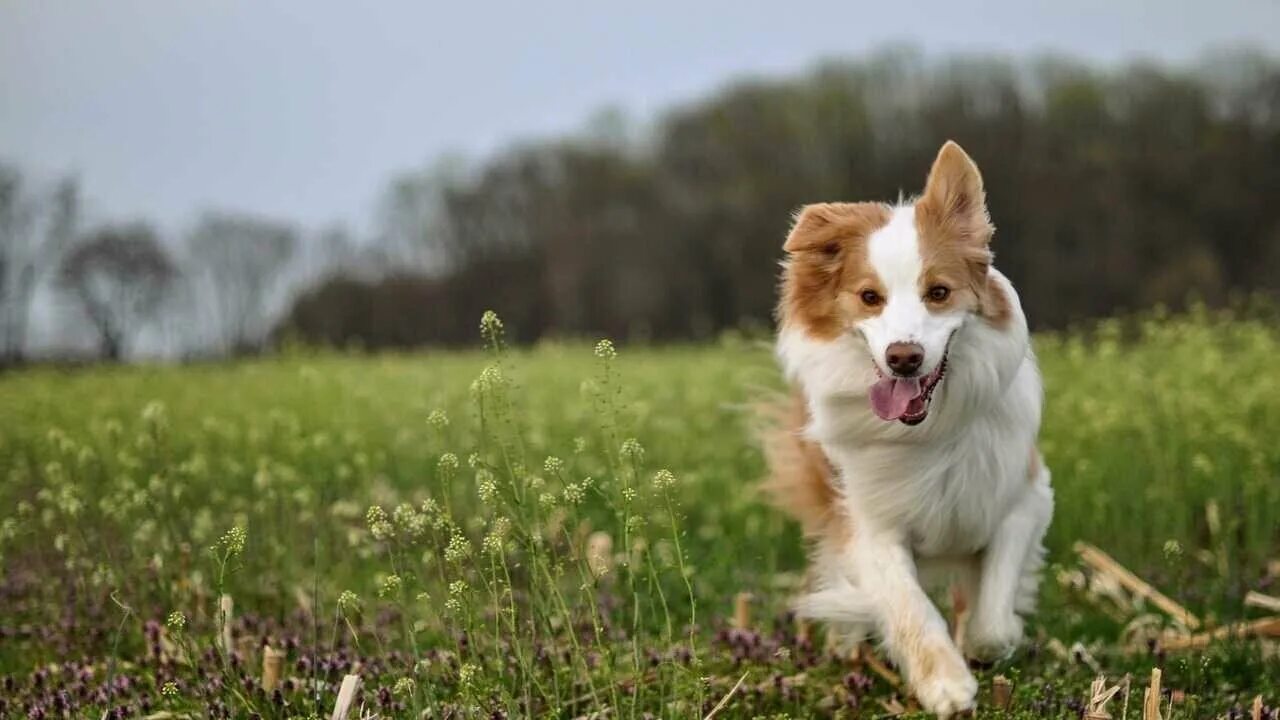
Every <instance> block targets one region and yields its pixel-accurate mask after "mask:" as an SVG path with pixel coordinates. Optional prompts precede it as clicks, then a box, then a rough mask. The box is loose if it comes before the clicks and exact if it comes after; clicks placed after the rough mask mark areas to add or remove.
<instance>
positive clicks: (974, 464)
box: [777, 205, 1053, 716]
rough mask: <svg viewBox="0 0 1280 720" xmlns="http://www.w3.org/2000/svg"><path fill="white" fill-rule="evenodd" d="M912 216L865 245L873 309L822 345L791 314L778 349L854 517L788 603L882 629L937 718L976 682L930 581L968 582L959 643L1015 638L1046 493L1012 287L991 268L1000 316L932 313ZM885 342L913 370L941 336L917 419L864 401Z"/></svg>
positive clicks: (1028, 593)
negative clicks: (810, 581) (1000, 294)
mask: <svg viewBox="0 0 1280 720" xmlns="http://www.w3.org/2000/svg"><path fill="white" fill-rule="evenodd" d="M913 215H914V209H913V207H912V206H911V205H900V206H898V207H896V208H895V209H894V211H893V214H892V216H891V219H890V221H889V223H888V224H887V225H886V226H885V227H883V228H881V229H880V230H878V231H876V232H875V233H874V234H873V235H872V236H871V237H870V238H869V241H868V242H869V246H868V255H869V261H870V263H871V265H872V267H873V268H874V269H875V271H876V273H877V275H878V276H879V278H880V280H881V281H882V283H883V284H884V285H885V290H886V298H885V300H886V305H885V307H884V308H883V310H882V312H881V313H880V314H879V315H877V316H876V317H873V318H870V319H867V320H864V321H862V322H860V323H859V324H858V326H857V327H855V328H851V329H850V331H849V332H847V333H844V334H842V335H841V336H839V337H837V338H836V339H834V340H830V341H824V340H819V339H814V338H812V337H810V336H809V335H808V334H806V333H805V332H804V331H803V330H802V329H801V328H798V327H793V326H786V327H784V328H783V329H782V331H781V332H780V334H779V338H778V345H777V351H778V355H779V358H780V359H781V362H782V365H783V368H784V370H785V372H786V374H787V375H788V377H789V378H790V379H792V380H793V381H794V382H796V383H797V384H798V385H799V386H800V387H803V388H804V391H805V393H806V396H807V398H806V399H807V401H808V405H809V409H810V416H811V422H810V425H809V427H808V428H807V431H806V432H807V435H808V437H809V438H810V439H812V440H814V441H816V442H818V443H819V444H820V445H821V446H822V448H823V450H824V451H825V452H826V454H827V456H828V457H829V458H830V460H831V461H832V463H833V465H834V466H835V468H836V469H837V471H838V474H839V480H840V483H841V489H842V490H843V495H844V502H845V504H846V509H847V511H848V515H849V518H850V520H851V525H852V528H853V534H852V538H851V540H850V542H849V543H847V546H845V547H838V548H834V549H833V548H831V547H826V549H820V550H819V556H818V557H816V558H815V559H814V569H815V577H816V579H817V588H816V590H815V592H814V593H813V594H811V595H809V596H807V597H805V598H802V599H801V600H800V602H799V603H798V604H797V609H798V611H799V612H800V613H801V614H803V615H806V616H809V617H813V618H817V619H824V620H828V621H832V622H835V623H839V624H840V626H841V627H843V628H844V629H845V630H846V632H848V633H849V634H850V637H851V638H852V639H855V640H856V639H857V638H858V637H860V636H861V635H865V634H868V633H870V632H874V633H875V634H877V635H878V636H879V637H880V638H882V639H883V641H884V643H885V645H886V647H887V649H888V651H889V652H890V654H891V655H892V656H893V657H894V659H895V661H896V662H897V663H898V664H899V665H900V666H901V667H902V668H903V669H904V670H905V671H906V673H907V675H908V679H909V680H910V681H911V684H912V687H913V689H914V690H915V692H916V695H917V697H918V698H919V699H920V701H921V703H922V704H923V705H924V707H925V708H926V709H927V710H930V711H932V712H935V713H938V714H939V715H943V716H946V715H950V714H952V713H955V712H959V711H961V710H965V709H967V708H970V707H972V706H973V703H974V698H975V695H976V692H977V685H976V683H975V681H974V679H973V677H972V675H971V674H970V673H969V671H968V669H967V667H966V664H965V662H964V659H963V657H962V656H961V654H960V651H959V649H958V648H957V647H956V646H955V644H954V643H953V642H952V641H951V639H950V638H949V636H948V633H947V628H946V624H945V621H944V620H943V618H942V616H941V614H940V613H939V612H938V610H937V608H936V607H935V606H934V605H933V604H932V602H931V601H930V599H929V597H928V596H927V595H926V592H925V588H926V587H927V586H929V585H931V584H933V583H935V582H938V581H941V580H946V579H951V580H954V581H958V582H960V583H961V584H962V587H966V588H968V589H970V591H971V600H970V602H971V603H972V606H971V613H970V619H969V622H968V625H967V627H968V629H967V638H966V642H965V647H966V649H967V650H971V651H975V652H979V653H982V654H986V655H993V654H994V655H999V654H1004V653H1008V652H1010V651H1011V650H1012V649H1013V647H1014V646H1015V645H1016V643H1017V642H1018V641H1019V640H1020V638H1021V636H1022V620H1021V618H1020V617H1019V616H1018V614H1017V613H1018V612H1028V611H1030V610H1031V609H1032V607H1033V605H1034V601H1035V588H1036V585H1037V576H1038V573H1039V570H1040V568H1041V565H1042V563H1043V560H1042V557H1043V550H1042V546H1041V540H1042V538H1043V536H1044V533H1045V530H1046V529H1047V527H1048V524H1049V519H1050V517H1051V515H1052V512H1053V493H1052V490H1051V488H1050V484H1049V473H1048V471H1047V470H1046V469H1044V467H1043V464H1041V463H1040V462H1039V461H1038V459H1037V460H1035V461H1034V463H1035V468H1038V469H1035V468H1033V467H1032V466H1031V463H1032V462H1033V458H1038V456H1036V455H1035V454H1034V453H1035V450H1034V443H1035V437H1036V434H1037V432H1038V430H1039V426H1040V411H1041V403H1042V389H1041V383H1040V375H1039V372H1038V370H1037V368H1036V363H1035V357H1034V355H1033V354H1032V351H1031V347H1030V344H1029V340H1028V332H1027V324H1026V318H1025V316H1024V315H1023V313H1022V309H1021V305H1020V303H1019V302H1018V298H1017V294H1016V293H1015V291H1014V289H1013V287H1012V285H1011V284H1010V283H1009V281H1008V280H1007V279H1006V278H1005V277H1004V276H1003V275H1002V274H1000V273H999V272H998V271H996V270H995V269H991V270H990V276H989V281H990V282H992V283H996V284H998V285H999V286H1000V288H1001V289H1002V290H1003V291H1004V293H1005V294H1006V295H1007V297H1008V299H1009V301H1010V303H1009V304H1010V305H1011V307H1012V311H1013V312H1012V319H1011V321H1010V322H1009V323H1007V326H1006V327H1004V328H996V327H993V326H991V325H990V324H988V323H987V322H986V321H984V320H983V319H982V318H980V317H978V316H977V315H975V314H973V313H970V312H967V311H958V312H953V313H949V314H938V313H935V312H930V310H929V309H928V308H927V307H926V306H925V304H924V301H923V300H922V299H921V298H920V293H919V289H918V288H919V277H920V274H921V271H922V268H923V260H922V258H921V253H920V240H919V238H918V237H917V233H916V227H915V222H914V217H913ZM893 342H916V343H919V344H921V345H922V346H923V347H924V349H925V360H924V365H923V368H922V371H921V372H922V373H927V372H930V371H931V370H933V369H934V368H935V367H936V366H937V363H939V362H940V361H941V360H942V357H943V354H944V353H946V352H948V350H947V348H948V343H949V348H950V349H949V356H948V357H949V359H948V364H947V373H946V376H945V378H944V379H943V381H942V382H941V384H940V385H939V386H938V388H937V390H936V392H935V394H934V397H933V401H932V403H931V405H930V408H929V416H928V418H927V419H926V420H925V422H924V423H922V424H920V425H918V426H915V427H909V426H906V425H903V424H901V423H898V422H886V421H884V420H881V419H880V418H878V417H876V416H875V415H874V414H873V413H872V411H871V408H870V405H869V401H868V397H867V394H868V389H869V388H870V386H871V385H872V384H873V383H874V382H875V381H876V380H877V377H878V376H877V372H876V363H882V362H883V361H882V358H883V357H884V352H885V349H886V348H887V347H888V345H889V344H890V343H893ZM881 368H882V372H883V371H884V370H883V364H881ZM1032 473H1034V478H1032V479H1029V477H1030V476H1031V475H1032Z"/></svg>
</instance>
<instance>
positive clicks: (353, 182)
mask: <svg viewBox="0 0 1280 720" xmlns="http://www.w3.org/2000/svg"><path fill="white" fill-rule="evenodd" d="M978 8H981V10H979V9H978ZM891 42H908V43H914V44H916V45H918V46H919V47H921V48H922V49H923V50H925V51H926V52H928V53H930V54H940V53H944V52H949V51H953V50H980V51H995V52H1002V53H1014V54H1023V53H1029V52H1038V51H1045V50H1056V51H1061V52H1065V53H1068V54H1072V55H1076V56H1079V57H1084V58H1090V59H1098V60H1103V61H1116V60H1122V59H1127V58H1131V57H1135V56H1143V57H1151V58H1158V59H1164V60H1173V61H1181V60H1188V59H1191V58H1194V57H1195V56H1196V55H1198V54H1199V53H1200V52H1201V51H1202V50H1204V49H1205V48H1206V47H1207V46H1211V45H1219V46H1220V45H1224V44H1229V43H1237V42H1244V43H1248V44H1251V45H1253V46H1255V47H1258V48H1262V49H1265V50H1268V51H1270V52H1276V51H1277V49H1280V2H1277V1H1276V0H1255V1H1254V2H1239V1H1234V0H1218V1H1217V2H1203V1H1202V0H1165V1H1164V2H1122V1H1110V2H1097V1H1093V0H1090V1H1088V2H1038V1H1035V0H993V1H991V2H986V3H983V2H972V1H971V2H967V3H966V2H954V1H951V2H939V1H936V0H928V1H924V2H905V1H904V2H895V3H887V2H878V3H853V2H847V1H845V2H839V1H834V2H817V3H813V2H810V3H801V2H791V3H777V2H774V3H752V2H744V1H743V0H738V1H736V2H697V1H695V0H682V1H679V2H675V1H672V0H650V1H649V2H644V3H625V4H624V3H621V2H594V3H588V2H552V1H549V0H544V1H542V2H520V3H504V4H484V3H463V2H450V3H442V2H399V1H395V2H393V1H391V0H378V1H377V2H366V3H355V2H341V3H339V2H323V3H321V2H302V1H299V2H279V1H276V0H110V1H109V2H107V1H99V0H0V157H2V158H7V159H10V160H13V161H16V162H17V163H18V164H19V165H20V166H22V167H24V168H26V169H28V170H30V171H32V172H33V173H35V174H37V175H38V176H40V177H45V178H49V177H52V176H53V175H54V174H56V173H62V172H68V171H70V172H77V173H79V174H80V175H81V177H82V179H83V181H84V184H85V188H86V191H87V195H88V197H89V198H90V200H91V203H92V205H91V208H92V210H93V211H94V214H95V215H97V216H98V217H100V218H125V217H132V216H143V217H149V218H153V219H156V220H158V221H160V222H161V223H163V224H164V225H166V226H170V227H181V226H182V225H184V224H185V223H187V222H188V221H190V220H191V219H192V217H193V216H194V214H195V213H196V212H197V211H198V210H199V209H201V208H205V207H219V208H230V209H240V210H246V211H251V212H258V213H264V214H270V215H274V216H281V217H285V218H292V219H296V220H298V221H300V222H302V223H304V224H306V225H307V226H310V227H316V226H319V225H321V224H323V223H326V222H329V221H334V220H343V221H347V222H348V223H349V224H351V225H352V226H353V227H356V228H363V227H366V226H367V225H368V223H369V221H370V219H371V217H372V213H373V210H374V202H375V199H376V197H377V195H378V193H379V192H380V191H381V189H382V187H383V185H384V184H385V182H386V181H387V180H388V178H389V177H390V176H391V175H392V174H393V173H394V172H396V171H397V170H403V169H406V168H409V167H414V166H418V165H421V164H422V163H424V162H426V161H428V160H430V159H431V158H433V157H435V156H438V155H440V154H441V153H443V152H447V151H461V152H462V153H464V154H466V155H468V156H471V157H476V156H483V154H485V153H487V152H491V151H492V150H494V149H495V148H497V147H501V146H502V145H503V144H505V143H507V142H509V141H511V140H515V139H519V138H526V137H530V136H539V135H545V134H554V133H560V132H565V131H570V130H573V129H575V128H578V127H580V126H581V125H582V124H583V122H584V121H585V120H586V119H587V118H588V117H589V116H590V115H591V114H592V112H593V111H595V110H597V109H599V108H600V107H602V106H605V105H616V106H619V107H621V108H623V109H624V110H626V111H627V113H628V114H629V115H630V116H632V117H634V118H637V119H640V120H647V119H649V118H651V117H652V115H653V113H655V112H656V111H659V110H661V109H662V108H663V107H666V106H667V105H669V104H671V103H673V102H678V101H681V100H686V99H690V98H693V97H696V96H698V95H700V94H702V93H705V92H707V91H710V90H712V89H714V88H715V87H717V86H718V85H720V84H722V83H724V82H726V81H727V80H729V79H730V78H732V77H734V76H740V75H744V74H757V73H767V74H777V73H786V72H795V71H798V70H801V69H803V68H804V67H806V66H807V65H809V64H810V63H812V62H813V61H814V60H816V59H818V58H820V57H824V56H835V55H858V54H862V53H866V52H868V51H871V50H874V49H876V48H879V47H881V46H883V45H885V44H887V43H891Z"/></svg>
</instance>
